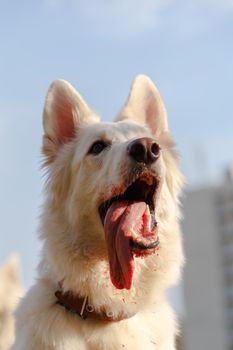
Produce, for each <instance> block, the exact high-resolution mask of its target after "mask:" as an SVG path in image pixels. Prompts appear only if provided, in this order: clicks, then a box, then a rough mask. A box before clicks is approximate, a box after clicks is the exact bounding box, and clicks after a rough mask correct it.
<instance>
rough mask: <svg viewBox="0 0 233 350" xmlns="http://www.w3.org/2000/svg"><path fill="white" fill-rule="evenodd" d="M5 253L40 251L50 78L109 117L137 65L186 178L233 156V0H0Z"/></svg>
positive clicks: (202, 177)
mask: <svg viewBox="0 0 233 350" xmlns="http://www.w3.org/2000/svg"><path fill="white" fill-rule="evenodd" d="M0 52H1V55H0V77H1V83H0V158H1V162H0V167H1V168H0V170H1V182H0V193H1V196H0V213H1V226H0V227H1V229H0V230H1V231H0V235H1V245H0V261H2V260H4V259H5V258H6V256H7V255H8V254H9V253H11V252H12V251H14V252H18V253H19V254H20V256H21V258H22V265H23V276H24V281H25V284H26V286H29V285H30V284H31V283H32V280H33V276H34V275H35V272H34V269H35V266H36V262H37V261H38V256H39V244H38V242H37V238H36V229H37V222H38V220H37V218H38V215H39V205H40V203H41V192H42V184H43V178H42V172H41V171H40V170H39V168H40V163H41V156H40V145H41V134H42V127H41V114H42V109H43V103H44V98H45V95H46V92H47V89H48V86H49V84H50V83H51V82H52V81H53V80H54V79H57V78H63V79H66V80H68V81H70V82H71V83H72V84H73V85H74V86H75V87H76V88H77V89H78V90H79V91H80V92H81V94H82V95H83V97H84V98H85V99H86V101H87V102H88V103H89V104H90V106H91V107H92V108H93V109H95V110H96V111H97V112H98V113H100V115H102V116H103V119H105V120H111V119H112V118H113V117H114V116H115V115H116V113H117V112H118V111H119V109H120V107H121V106H122V104H123V103H124V101H125V99H126V97H127V94H128V90H129V87H130V84H131V82H132V80H133V78H134V77H135V76H136V75H137V74H138V73H145V74H148V75H149V76H150V77H151V78H152V79H153V81H154V82H155V84H156V85H157V86H158V88H159V90H160V92H161V94H162V96H163V98H164V100H165V103H166V105H167V108H168V115H169V122H170V128H171V131H172V133H173V135H174V136H175V138H176V141H177V145H178V149H179V150H180V153H181V154H182V158H183V161H182V168H183V171H184V172H185V174H186V176H187V178H188V182H189V184H190V185H199V184H200V183H204V182H208V183H212V182H216V181H219V180H220V178H221V174H222V172H223V170H224V168H225V167H226V165H227V164H229V163H231V162H232V161H233V156H232V149H233V137H232V130H233V116H232V101H233V88H232V85H233V1H232V0H212V1H211V0H176V1H175V0H95V1H85V0H66V1H65V0H41V1H34V2H32V1H25V0H24V1H23V0H22V1H20V2H16V1H11V0H9V1H2V2H1V4H0Z"/></svg>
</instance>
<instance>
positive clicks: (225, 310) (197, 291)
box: [183, 172, 233, 350]
mask: <svg viewBox="0 0 233 350" xmlns="http://www.w3.org/2000/svg"><path fill="white" fill-rule="evenodd" d="M231 179H232V173H231V172H228V181H227V182H226V183H224V184H223V185H221V186H215V187H207V188H202V189H199V190H193V191H190V192H188V193H187V194H186V198H185V199H184V202H183V206H184V222H183V232H184V248H185V255H186V267H185V271H184V302H185V319H184V329H183V333H184V344H183V348H184V350H197V349H198V350H209V349H211V350H233V181H230V180H231Z"/></svg>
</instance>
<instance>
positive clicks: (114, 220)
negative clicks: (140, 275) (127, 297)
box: [104, 201, 146, 289]
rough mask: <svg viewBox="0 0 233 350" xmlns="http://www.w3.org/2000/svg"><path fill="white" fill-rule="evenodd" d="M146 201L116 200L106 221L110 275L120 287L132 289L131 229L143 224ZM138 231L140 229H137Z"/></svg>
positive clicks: (117, 286)
mask: <svg viewBox="0 0 233 350" xmlns="http://www.w3.org/2000/svg"><path fill="white" fill-rule="evenodd" d="M145 210H146V203H145V202H134V203H128V202H123V201H122V202H114V203H113V204H112V205H111V206H110V208H109V209H108V211H107V214H106V217H105V221H104V232H105V239H106V242H107V248H108V258H109V265H110V276H111V280H112V283H113V284H114V286H115V287H116V288H118V289H123V288H126V289H130V287H131V284H132V278H133V254H132V251H131V249H130V238H131V237H132V235H131V229H132V228H134V229H135V227H137V228H138V229H140V227H142V226H143V224H144V223H143V221H144V220H143V218H144V215H145ZM137 231H138V230H137Z"/></svg>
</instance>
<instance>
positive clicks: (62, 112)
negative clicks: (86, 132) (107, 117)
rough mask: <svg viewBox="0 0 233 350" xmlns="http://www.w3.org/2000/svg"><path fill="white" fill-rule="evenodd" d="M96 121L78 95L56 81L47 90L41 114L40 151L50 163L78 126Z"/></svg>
mask: <svg viewBox="0 0 233 350" xmlns="http://www.w3.org/2000/svg"><path fill="white" fill-rule="evenodd" d="M90 121H98V118H97V116H95V115H94V114H93V113H92V112H91V110H90V108H89V107H88V105H87V104H86V102H85V101H84V100H83V98H82V97H81V96H80V94H79V93H78V92H77V91H76V90H75V89H74V87H73V86H72V85H71V84H69V83H68V82H67V81H65V80H56V81H54V82H53V83H52V85H51V86H50V88H49V91H48V94H47V97H46V101H45V106H44V113H43V127H44V137H43V147H42V151H43V153H44V155H45V156H46V157H47V163H50V162H51V161H52V160H53V159H54V156H55V154H56V152H57V150H58V149H59V148H60V147H61V146H62V145H64V144H65V143H67V142H68V141H70V140H72V139H73V138H74V137H75V135H76V132H77V130H78V129H79V127H80V125H82V124H84V123H88V122H90Z"/></svg>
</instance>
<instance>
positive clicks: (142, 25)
mask: <svg viewBox="0 0 233 350" xmlns="http://www.w3.org/2000/svg"><path fill="white" fill-rule="evenodd" d="M45 1H46V2H47V4H48V6H53V7H54V8H62V6H64V7H65V6H68V5H72V6H74V7H75V8H76V11H77V16H78V18H77V21H78V22H81V23H82V24H83V26H85V31H86V33H94V34H95V35H97V36H103V37H111V38H120V39H130V38H137V37H138V36H143V35H145V34H148V33H149V34H150V33H153V34H154V33H160V32H161V33H163V31H164V30H168V31H169V30H170V31H171V34H172V33H176V32H178V33H179V34H181V33H184V34H185V33H186V34H187V35H190V34H195V33H200V32H201V31H202V30H205V28H207V27H208V26H211V25H212V24H213V23H214V22H215V20H216V18H221V17H222V16H225V15H229V13H233V0H94V1H90V0H89V1H88V0H45Z"/></svg>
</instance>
